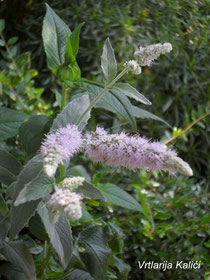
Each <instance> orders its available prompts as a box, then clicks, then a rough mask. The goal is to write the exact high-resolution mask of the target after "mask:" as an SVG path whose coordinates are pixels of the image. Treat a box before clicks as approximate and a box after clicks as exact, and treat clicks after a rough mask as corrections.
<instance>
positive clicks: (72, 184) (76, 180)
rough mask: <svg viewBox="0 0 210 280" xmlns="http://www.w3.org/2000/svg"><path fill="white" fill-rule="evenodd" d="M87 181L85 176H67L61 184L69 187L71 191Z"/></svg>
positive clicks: (62, 186) (63, 186)
mask: <svg viewBox="0 0 210 280" xmlns="http://www.w3.org/2000/svg"><path fill="white" fill-rule="evenodd" d="M84 181H85V178H83V177H80V176H76V177H72V178H65V179H64V180H63V181H62V182H61V183H60V184H59V186H60V187H61V188H66V189H69V190H70V191H74V190H76V189H77V188H78V187H79V186H81V185H82V184H83V183H84Z"/></svg>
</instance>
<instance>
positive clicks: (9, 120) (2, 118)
mask: <svg viewBox="0 0 210 280" xmlns="http://www.w3.org/2000/svg"><path fill="white" fill-rule="evenodd" d="M27 118H28V116H27V115H25V114H23V113H20V112H18V111H15V110H12V109H8V108H4V107H0V141H2V140H7V139H8V138H11V137H13V136H15V135H16V134H17V133H18V129H19V127H20V126H21V124H22V122H23V121H24V120H25V119H27Z"/></svg>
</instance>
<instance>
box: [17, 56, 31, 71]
mask: <svg viewBox="0 0 210 280" xmlns="http://www.w3.org/2000/svg"><path fill="white" fill-rule="evenodd" d="M15 63H16V64H17V66H18V69H19V71H20V72H21V73H22V74H25V72H26V71H27V70H29V69H30V68H31V53H30V52H25V53H22V54H21V55H19V56H18V57H16V58H15Z"/></svg>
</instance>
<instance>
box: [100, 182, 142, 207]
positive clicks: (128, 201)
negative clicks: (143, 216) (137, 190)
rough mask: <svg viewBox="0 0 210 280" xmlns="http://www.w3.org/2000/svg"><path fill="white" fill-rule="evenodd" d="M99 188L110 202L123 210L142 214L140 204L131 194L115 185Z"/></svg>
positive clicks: (102, 185) (108, 184)
mask: <svg viewBox="0 0 210 280" xmlns="http://www.w3.org/2000/svg"><path fill="white" fill-rule="evenodd" d="M98 188H99V190H100V191H101V193H102V194H103V196H104V197H105V198H106V200H107V201H108V202H111V203H112V204H114V205H117V206H121V207H123V208H127V209H130V210H134V211H140V212H142V208H141V206H140V204H139V203H138V202H137V201H136V200H135V199H134V198H133V197H132V196H131V195H130V194H128V193H127V192H125V191H123V190H122V189H121V188H119V187H117V186H115V185H114V184H110V183H107V184H98Z"/></svg>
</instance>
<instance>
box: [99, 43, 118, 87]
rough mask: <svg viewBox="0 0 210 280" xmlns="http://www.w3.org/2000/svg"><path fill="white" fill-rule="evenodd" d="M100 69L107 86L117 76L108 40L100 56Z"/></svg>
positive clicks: (114, 60)
mask: <svg viewBox="0 0 210 280" xmlns="http://www.w3.org/2000/svg"><path fill="white" fill-rule="evenodd" d="M101 68H102V71H103V74H104V79H105V83H106V84H109V83H110V82H111V81H112V80H113V79H114V78H115V77H116V75H117V62H116V59H115V55H114V50H113V48H112V45H111V43H110V40H109V38H107V39H106V41H105V43H104V46H103V52H102V56H101Z"/></svg>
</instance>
